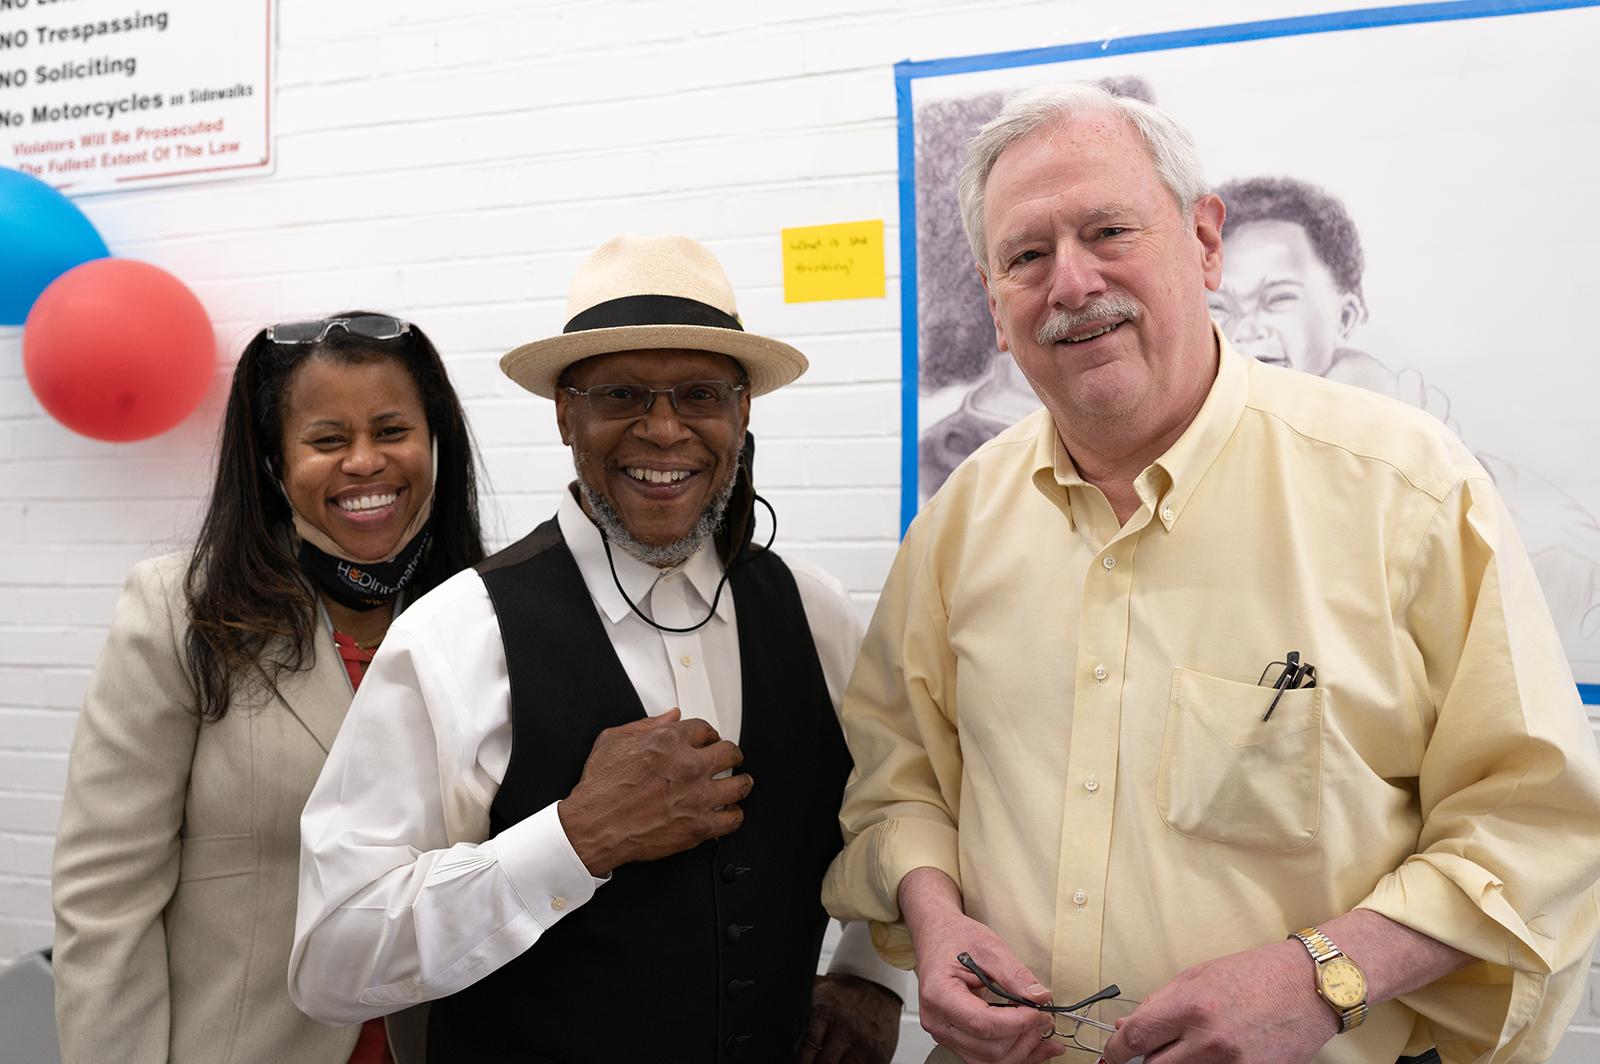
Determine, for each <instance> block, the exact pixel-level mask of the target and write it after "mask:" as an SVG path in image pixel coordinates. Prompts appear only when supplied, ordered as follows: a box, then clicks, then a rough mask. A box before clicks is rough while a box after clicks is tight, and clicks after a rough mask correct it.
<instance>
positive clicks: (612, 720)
mask: <svg viewBox="0 0 1600 1064" xmlns="http://www.w3.org/2000/svg"><path fill="white" fill-rule="evenodd" d="M478 571H479V573H480V574H482V576H483V582H484V584H485V586H486V587H487V588H488V591H489V597H490V599H491V600H492V602H493V603H494V608H495V614H496V617H497V618H498V620H499V622H500V633H501V636H502V637H503V639H504V640H505V648H506V664H507V667H508V669H509V671H510V680H511V719H512V735H513V742H512V749H511V762H510V764H509V765H508V766H507V768H506V777H505V780H504V781H503V782H502V783H501V785H500V791H499V794H498V795H497V796H496V797H495V800H494V804H493V805H492V807H491V808H490V811H489V827H490V833H491V834H494V835H498V834H499V833H500V832H502V831H504V830H505V829H506V828H508V827H510V826H511V825H513V824H515V823H517V822H518V821H520V820H522V819H523V818H525V817H528V816H531V815H532V814H534V813H536V812H538V811H539V810H540V809H543V808H544V807H545V806H547V805H549V804H550V803H551V802H554V801H558V800H560V799H562V798H564V797H566V795H567V794H568V793H569V792H570V791H571V790H572V788H573V786H574V785H575V784H576V783H577V782H578V777H579V775H580V774H581V773H582V770H583V765H584V762H585V760H587V758H588V756H589V750H590V748H591V746H592V745H593V744H594V740H595V737H596V736H597V735H598V733H599V732H600V731H602V730H603V729H605V728H610V727H614V726H616V725H619V724H626V723H627V722H628V721H631V720H638V719H639V718H641V717H643V716H644V707H643V705H642V704H641V703H640V701H639V696H638V694H637V693H636V692H635V691H634V689H633V685H632V683H631V682H630V681H629V680H628V676H627V673H626V672H625V671H623V668H622V664H621V662H619V661H618V660H617V656H616V652H615V651H614V650H612V648H611V641H610V639H609V638H608V637H607V635H606V631H605V628H604V626H603V624H602V622H601V619H600V616H599V614H598V613H597V611H596V610H595V606H594V602H593V600H592V599H591V597H590V595H589V591H588V588H587V587H586V586H585V585H584V583H583V577H582V576H581V575H580V573H579V572H578V566H577V563H576V562H575V561H573V558H572V553H571V552H570V551H569V550H568V549H567V546H566V543H565V542H564V541H563V539H562V537H561V532H560V529H559V527H558V526H557V524H556V522H555V521H553V520H552V521H547V522H546V523H545V524H543V525H541V526H540V527H539V528H537V529H535V530H534V532H533V533H532V534H531V535H529V536H528V537H527V538H526V539H524V540H522V541H521V542H519V543H516V544H513V545H512V546H511V547H509V548H507V549H506V550H504V551H502V552H500V553H499V554H496V555H495V556H493V557H491V558H489V559H486V560H485V561H484V562H483V563H481V564H480V565H479V566H478ZM729 584H730V585H731V589H732V591H733V595H734V601H735V602H736V603H737V604H738V633H739V656H740V665H741V673H742V676H743V699H744V709H743V723H742V726H741V729H740V742H739V747H740V749H741V750H742V751H743V752H744V765H743V767H742V769H741V771H745V772H749V773H750V774H751V775H753V776H754V777H755V787H754V789H753V790H752V791H751V794H750V796H749V797H748V798H747V799H745V801H744V802H743V803H741V804H742V807H743V809H744V813H745V819H744V823H743V824H742V825H741V826H740V827H739V829H738V830H736V831H735V832H733V834H731V835H728V836H726V837H725V838H722V839H718V840H715V841H712V842H706V843H703V844H701V845H700V846H697V847H695V848H694V849H692V850H688V851H685V852H683V853H678V854H674V855H673V856H671V857H666V858H663V859H661V860H659V861H648V862H640V863H635V864H628V865H623V866H621V867H619V868H617V869H616V870H615V871H614V872H613V873H612V878H611V881H610V882H609V883H607V884H606V885H605V886H603V887H601V888H600V889H599V890H598V891H597V892H596V893H595V896H594V898H593V899H592V900H591V901H589V902H588V903H587V904H586V905H584V906H583V907H582V908H580V909H578V910H577V911H575V912H573V913H571V914H570V915H568V916H566V917H565V918H564V919H562V920H561V921H560V922H559V923H557V924H556V925H555V926H554V927H553V928H551V929H550V930H549V931H546V932H545V933H544V935H543V936H541V937H540V939H539V940H538V941H537V942H536V943H534V945H533V946H532V947H531V948H530V949H529V950H528V951H527V952H526V953H524V954H523V955H522V956H520V957H518V958H517V959H516V960H514V961H512V962H510V963H509V964H507V965H506V966H505V967H503V968H501V969H499V970H498V971H496V972H493V973H491V974H490V975H488V976H486V977H485V978H483V979H481V980H479V981H478V982H477V983H474V984H473V985H472V986H470V987H468V988H467V989H465V990H463V991H461V992H460V993H457V994H454V995H452V996H450V997H447V998H444V999H442V1000H440V1001H437V1002H435V1003H434V1005H433V1010H432V1013H431V1015H430V1019H429V1024H428V1060H429V1064H449V1062H454V1061H463V1062H466V1061H471V1062H489V1061H518V1062H522V1061H529V1062H538V1064H590V1062H592V1064H611V1062H614V1061H618V1060H651V1061H661V1062H664V1064H675V1062H680V1061H682V1062H703V1061H717V1060H729V1059H741V1060H749V1061H756V1062H761V1064H767V1062H772V1061H787V1060H789V1059H791V1058H792V1054H793V1052H794V1047H795V1045H796V1044H797V1042H798V1040H799V1038H800V1036H801V1034H802V1033H803V1031H804V1029H805V1021H806V1016H807V1013H808V1011H809V1008H810V1001H811V983H812V975H813V974H814V973H815V972H816V967H817V954H818V952H819V950H820V949H821V945H822V935H823V931H824V930H825V929H826V926H827V914H826V913H825V912H824V911H823V909H822V905H821V902H820V900H819V895H820V892H821V884H822V876H823V873H824V872H825V871H826V870H827V867H828V863H829V862H830V861H831V860H832V859H833V856H834V855H835V854H836V853H837V852H838V851H839V847H840V837H839V821H838V815H839V803H840V799H841V797H842V794H843V791H844V783H845V777H846V776H847V775H848V774H849V770H850V757H849V753H848V752H847V751H846V749H845V745H844V739H843V737H842V735H841V734H840V731H839V724H838V721H837V719H836V718H835V716H834V712H833V704H832V701H831V699H830V698H829V697H828V689H827V684H826V681H825V680H824V678H823V674H822V666H821V664H820V663H819V662H818V661H817V654H816V645H815V643H814V642H813V641H812V637H811V629H810V627H809V625H808V624H807V622H806V616H805V611H804V609H803V608H802V606H801V602H800V594H799V591H798V590H797V589H796V588H795V583H794V577H793V576H792V575H791V574H790V572H789V570H788V568H787V567H786V566H785V565H784V564H783V562H781V561H780V560H779V559H778V557H777V556H776V555H774V554H771V553H767V552H762V553H758V554H756V555H755V556H754V557H753V558H751V559H750V560H747V561H745V562H743V563H741V564H740V565H738V566H737V567H735V568H734V569H733V570H732V573H731V576H730V578H729ZM524 901H525V902H526V903H527V904H529V905H538V904H541V903H542V902H543V899H534V898H526V899H524Z"/></svg>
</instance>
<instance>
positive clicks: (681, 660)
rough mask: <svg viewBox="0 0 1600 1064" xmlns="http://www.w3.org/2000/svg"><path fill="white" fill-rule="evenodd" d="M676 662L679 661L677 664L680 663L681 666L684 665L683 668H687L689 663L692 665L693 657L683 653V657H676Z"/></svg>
mask: <svg viewBox="0 0 1600 1064" xmlns="http://www.w3.org/2000/svg"><path fill="white" fill-rule="evenodd" d="M678 662H679V664H681V665H682V666H683V667H684V668H686V669H687V668H688V667H689V666H690V665H693V664H694V659H693V658H691V657H690V656H689V655H687V654H685V655H684V656H683V657H681V658H679V659H678Z"/></svg>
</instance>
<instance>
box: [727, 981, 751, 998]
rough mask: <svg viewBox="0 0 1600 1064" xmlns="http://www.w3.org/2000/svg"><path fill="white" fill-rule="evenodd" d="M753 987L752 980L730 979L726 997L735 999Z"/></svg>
mask: <svg viewBox="0 0 1600 1064" xmlns="http://www.w3.org/2000/svg"><path fill="white" fill-rule="evenodd" d="M755 985H756V981H755V980H754V979H730V980H728V996H729V997H731V998H736V997H738V996H739V995H740V994H742V993H744V992H745V991H746V990H749V989H750V988H751V987H753V986H755Z"/></svg>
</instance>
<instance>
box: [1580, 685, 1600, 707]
mask: <svg viewBox="0 0 1600 1064" xmlns="http://www.w3.org/2000/svg"><path fill="white" fill-rule="evenodd" d="M1578 694H1579V695H1581V696H1582V697H1583V704H1584V705H1586V706H1600V683H1580V684H1579V685H1578Z"/></svg>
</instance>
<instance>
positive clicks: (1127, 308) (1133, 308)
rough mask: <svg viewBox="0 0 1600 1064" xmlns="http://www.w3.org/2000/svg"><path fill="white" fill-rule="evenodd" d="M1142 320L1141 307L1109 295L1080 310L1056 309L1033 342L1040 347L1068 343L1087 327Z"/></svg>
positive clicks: (1041, 326)
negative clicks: (1071, 336) (1066, 340)
mask: <svg viewBox="0 0 1600 1064" xmlns="http://www.w3.org/2000/svg"><path fill="white" fill-rule="evenodd" d="M1138 317H1139V305H1138V304H1137V303H1135V302H1134V301H1133V300H1131V299H1129V298H1128V297H1127V296H1124V295H1118V294H1117V293H1114V292H1112V293H1107V294H1106V295H1103V296H1101V297H1100V298H1099V299H1097V300H1095V301H1094V302H1093V303H1090V304H1089V305H1088V306H1087V307H1084V308H1083V309H1082V310H1079V311H1066V310H1057V311H1052V312H1051V314H1050V316H1049V317H1048V318H1046V319H1045V320H1044V321H1042V322H1041V323H1040V324H1039V329H1038V331H1037V332H1035V333H1034V339H1035V340H1037V341H1039V343H1040V344H1041V345H1048V344H1053V343H1056V342H1057V341H1059V340H1065V339H1066V338H1067V337H1068V336H1070V335H1071V334H1072V333H1074V332H1076V331H1077V330H1078V329H1081V328H1083V327H1084V326H1085V325H1114V324H1116V323H1117V322H1121V321H1134V320H1136V319H1137V318H1138Z"/></svg>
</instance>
